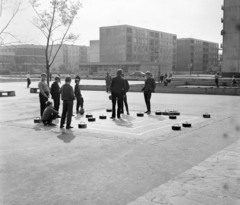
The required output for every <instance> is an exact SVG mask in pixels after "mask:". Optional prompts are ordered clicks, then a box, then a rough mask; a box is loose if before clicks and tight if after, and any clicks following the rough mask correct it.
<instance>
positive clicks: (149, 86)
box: [142, 71, 156, 114]
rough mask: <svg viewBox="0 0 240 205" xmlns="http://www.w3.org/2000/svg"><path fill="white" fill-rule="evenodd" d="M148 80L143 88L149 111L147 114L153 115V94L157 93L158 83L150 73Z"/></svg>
mask: <svg viewBox="0 0 240 205" xmlns="http://www.w3.org/2000/svg"><path fill="white" fill-rule="evenodd" d="M146 78H147V79H146V80H145V85H144V87H143V88H142V91H143V93H144V99H145V103H146V106H147V111H146V112H145V113H147V114H151V96H152V93H153V92H155V87H156V83H155V80H154V79H153V78H152V77H151V73H150V72H149V71H147V72H146Z"/></svg>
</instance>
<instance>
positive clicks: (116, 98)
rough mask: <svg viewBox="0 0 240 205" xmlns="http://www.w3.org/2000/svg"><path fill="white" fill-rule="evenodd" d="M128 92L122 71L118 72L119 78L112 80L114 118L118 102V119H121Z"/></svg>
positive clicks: (113, 117)
mask: <svg viewBox="0 0 240 205" xmlns="http://www.w3.org/2000/svg"><path fill="white" fill-rule="evenodd" d="M125 92H126V88H125V82H124V79H123V78H122V70H121V69H119V70H118V71H117V76H116V77H114V78H113V79H112V83H111V94H112V117H111V119H115V117H116V102H117V106H118V108H117V118H121V112H122V109H123V95H124V93H125Z"/></svg>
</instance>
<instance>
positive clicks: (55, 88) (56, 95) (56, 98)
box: [51, 76, 60, 111]
mask: <svg viewBox="0 0 240 205" xmlns="http://www.w3.org/2000/svg"><path fill="white" fill-rule="evenodd" d="M59 82H60V78H59V77H58V76H56V77H55V81H54V82H53V84H52V86H51V95H52V99H53V102H54V109H55V110H57V111H58V110H59V105H60V87H59Z"/></svg>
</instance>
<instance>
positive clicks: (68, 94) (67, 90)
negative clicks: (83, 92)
mask: <svg viewBox="0 0 240 205" xmlns="http://www.w3.org/2000/svg"><path fill="white" fill-rule="evenodd" d="M70 84H71V78H70V77H66V78H65V84H64V85H63V86H62V87H61V89H60V93H61V96H62V100H63V110H62V118H61V123H60V128H63V127H64V124H65V119H66V115H67V126H66V129H71V128H73V127H72V126H71V121H72V110H73V101H74V99H75V97H74V93H73V88H72V86H71V85H70Z"/></svg>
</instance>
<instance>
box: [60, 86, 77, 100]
mask: <svg viewBox="0 0 240 205" xmlns="http://www.w3.org/2000/svg"><path fill="white" fill-rule="evenodd" d="M60 93H61V95H62V100H68V101H73V100H74V99H75V97H74V93H73V88H72V86H71V85H69V84H67V83H66V84H64V85H63V86H62V87H61V89H60Z"/></svg>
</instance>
